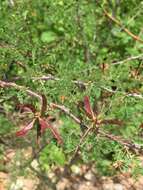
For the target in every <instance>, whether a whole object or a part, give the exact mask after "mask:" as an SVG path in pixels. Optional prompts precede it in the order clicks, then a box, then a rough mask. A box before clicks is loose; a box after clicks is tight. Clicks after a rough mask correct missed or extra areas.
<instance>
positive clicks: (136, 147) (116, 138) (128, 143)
mask: <svg viewBox="0 0 143 190" xmlns="http://www.w3.org/2000/svg"><path fill="white" fill-rule="evenodd" d="M51 107H52V108H55V109H56V108H57V109H59V110H61V111H62V112H64V113H65V114H67V115H68V116H69V117H71V119H73V120H74V121H75V122H76V123H77V124H81V123H82V122H81V121H80V119H79V118H77V117H76V116H75V115H74V114H72V112H71V111H70V109H68V108H66V107H65V106H61V105H58V104H54V103H51ZM84 126H85V127H86V128H87V130H86V132H85V133H84V135H83V136H82V138H81V141H80V143H79V145H78V146H77V147H76V149H75V154H77V152H78V150H79V147H80V145H81V144H82V142H83V141H82V139H85V137H87V134H88V133H89V131H90V130H91V129H93V128H91V127H89V126H87V125H86V124H84ZM96 132H97V133H98V134H99V135H101V136H103V137H105V138H108V139H110V140H112V141H115V142H117V143H119V144H121V145H123V146H126V147H128V148H129V149H132V150H138V151H139V152H140V153H142V154H143V148H142V146H141V145H139V144H134V143H133V142H131V141H128V140H126V139H122V138H121V137H119V136H115V135H112V134H109V133H105V132H104V131H103V130H101V129H98V130H97V131H96Z"/></svg>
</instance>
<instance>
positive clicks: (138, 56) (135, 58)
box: [112, 54, 143, 65]
mask: <svg viewBox="0 0 143 190" xmlns="http://www.w3.org/2000/svg"><path fill="white" fill-rule="evenodd" d="M137 59H142V60H143V54H140V55H137V56H132V57H128V58H127V59H125V60H121V61H117V62H113V63H112V64H113V65H120V64H123V63H126V62H128V61H133V60H137Z"/></svg>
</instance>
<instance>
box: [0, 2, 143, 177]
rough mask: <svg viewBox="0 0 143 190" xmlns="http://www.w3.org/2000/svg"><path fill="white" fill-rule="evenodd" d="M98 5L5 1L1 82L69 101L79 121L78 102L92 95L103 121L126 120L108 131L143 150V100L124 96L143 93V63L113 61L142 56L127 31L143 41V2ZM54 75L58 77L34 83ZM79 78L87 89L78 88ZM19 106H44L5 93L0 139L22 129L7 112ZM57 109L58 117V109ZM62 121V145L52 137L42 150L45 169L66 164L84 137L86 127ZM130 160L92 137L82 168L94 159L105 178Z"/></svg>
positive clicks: (0, 99) (0, 23) (0, 95)
mask: <svg viewBox="0 0 143 190" xmlns="http://www.w3.org/2000/svg"><path fill="white" fill-rule="evenodd" d="M99 3H100V6H99V4H98V3H96V1H93V0H91V1H86V0H82V1H81V0H79V1H76V0H54V1H53V0H42V1H41V0H36V1H35V0H23V1H16V3H15V5H14V7H10V6H9V3H8V1H6V0H3V1H0V18H1V19H0V79H1V80H6V81H15V80H14V79H15V77H17V78H19V80H16V83H17V84H19V85H23V86H27V87H29V88H30V89H32V90H33V91H35V92H37V93H40V94H45V95H46V97H47V100H48V103H50V102H51V101H52V102H56V103H58V104H64V105H65V106H66V107H69V108H70V109H71V110H72V112H73V113H74V114H75V115H77V117H80V113H79V111H78V110H77V105H78V102H79V101H82V100H83V97H84V96H85V95H89V97H90V99H91V101H92V103H93V102H94V99H95V98H96V100H97V104H98V106H99V110H100V115H101V118H102V119H104V118H105V119H108V118H116V119H120V120H123V121H124V123H125V124H124V125H123V126H113V125H111V124H108V125H105V126H103V127H102V128H103V129H104V130H105V131H106V132H109V133H112V134H114V135H121V136H122V137H124V138H125V139H131V140H132V141H133V142H134V143H139V144H140V145H143V140H142V129H139V125H140V124H141V123H142V122H143V119H142V113H143V111H142V108H143V99H140V98H136V97H134V96H133V97H131V96H126V95H128V94H130V93H138V94H143V86H142V74H143V69H142V68H143V66H142V58H141V57H140V58H139V59H135V60H134V59H133V60H127V61H123V62H122V63H121V62H120V63H119V64H115V63H118V61H122V60H126V59H127V58H128V57H134V56H137V55H139V54H141V53H142V47H143V44H142V43H140V42H139V41H135V39H133V38H132V37H131V36H130V35H128V34H127V33H126V32H124V31H123V28H128V29H129V30H130V31H131V32H132V33H134V34H136V35H137V36H139V37H140V38H141V39H143V32H142V28H141V27H142V23H143V17H142V10H143V9H142V6H143V3H142V1H140V0H130V1H122V2H120V5H118V2H117V1H110V4H109V1H104V0H103V1H100V2H99ZM102 7H104V8H106V9H107V10H108V12H109V13H111V15H113V16H115V18H116V19H118V20H120V22H121V23H122V27H119V26H118V25H116V23H114V22H112V21H111V20H109V18H107V17H106V16H105V14H104V12H103V9H102ZM49 74H50V75H53V76H54V77H55V78H58V80H47V81H43V80H36V79H35V80H34V79H33V78H32V77H40V76H47V75H49ZM75 80H76V81H82V82H83V83H85V84H86V87H83V86H80V85H77V84H76V83H74V82H73V81H75ZM110 91H112V92H110ZM17 103H32V104H35V105H36V107H38V108H39V107H40V105H39V103H38V102H37V101H36V99H35V98H31V97H29V96H27V95H26V93H25V92H24V90H21V91H17V90H13V89H11V88H8V89H0V104H1V106H2V107H3V108H4V111H5V112H6V115H3V114H1V113H0V135H4V134H7V133H10V134H11V133H13V131H16V129H17V127H18V126H16V124H15V125H14V124H12V123H11V121H10V120H9V117H8V116H9V115H8V113H9V112H10V113H11V114H12V113H17V112H16V110H15V106H16V104H17ZM51 112H52V114H55V115H56V117H58V113H57V112H56V113H55V112H53V111H51ZM59 115H60V114H59ZM60 116H61V115H60ZM60 118H61V120H62V122H63V123H62V124H61V126H59V128H60V129H59V130H60V132H61V136H62V138H63V140H64V144H63V146H61V147H59V145H56V144H54V140H53V139H52V140H51V144H48V145H47V146H46V148H44V149H43V151H42V152H41V154H40V164H41V166H42V168H43V169H49V168H50V167H51V166H53V165H58V166H64V165H65V164H66V163H67V162H68V160H69V158H70V157H71V156H72V154H73V152H74V150H75V148H76V146H77V145H78V144H79V142H80V139H81V136H82V134H83V133H82V130H83V129H81V128H80V126H78V125H76V124H75V123H74V122H73V121H71V119H69V118H67V117H65V116H63V115H62V116H61V117H60ZM17 120H18V117H17ZM83 120H86V118H83ZM87 123H88V122H87ZM47 137H50V134H49V133H48V132H47ZM15 138H16V137H15ZM33 139H34V138H32V139H30V140H31V142H32V144H33ZM129 155H130V153H128V152H126V151H125V149H124V148H123V147H122V146H121V145H119V144H118V143H117V142H112V141H109V140H108V139H105V138H104V137H98V135H97V136H96V135H95V134H92V135H89V137H87V139H86V140H85V142H84V143H83V144H82V146H81V151H80V161H79V163H90V162H91V161H92V162H93V163H94V166H95V167H96V168H97V169H98V170H99V171H101V173H102V174H106V175H111V174H114V173H115V172H117V171H122V170H124V169H125V170H126V169H128V168H130V165H131V163H132V161H133V159H134V158H135V157H133V155H130V156H129ZM136 160H137V161H138V159H136ZM117 161H121V165H122V166H121V168H120V167H117V168H114V165H115V164H116V163H117ZM134 165H136V167H134V168H132V170H133V172H134V173H138V172H140V169H137V168H138V166H139V163H138V162H136V164H134Z"/></svg>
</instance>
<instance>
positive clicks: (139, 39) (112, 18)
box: [100, 6, 143, 43]
mask: <svg viewBox="0 0 143 190" xmlns="http://www.w3.org/2000/svg"><path fill="white" fill-rule="evenodd" d="M100 7H101V6H100ZM102 9H103V12H104V14H105V16H107V17H108V18H109V19H110V20H112V21H113V22H114V23H115V24H117V25H118V26H120V27H121V28H122V30H123V31H124V32H126V33H127V34H128V35H129V36H131V37H132V38H133V39H134V40H136V41H139V42H140V43H143V40H142V39H141V38H140V37H139V36H137V35H135V34H133V33H132V32H131V31H129V30H128V29H127V28H124V27H123V25H122V24H121V23H120V21H119V20H117V19H116V18H115V17H113V16H111V15H110V14H109V13H108V12H107V11H106V10H105V9H104V8H102Z"/></svg>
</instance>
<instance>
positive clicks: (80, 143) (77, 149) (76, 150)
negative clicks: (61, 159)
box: [68, 127, 93, 166]
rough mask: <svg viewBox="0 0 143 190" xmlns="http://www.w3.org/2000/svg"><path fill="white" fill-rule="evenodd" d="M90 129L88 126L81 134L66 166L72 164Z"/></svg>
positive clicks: (91, 128)
mask: <svg viewBox="0 0 143 190" xmlns="http://www.w3.org/2000/svg"><path fill="white" fill-rule="evenodd" d="M92 130H93V127H89V128H88V129H87V130H86V131H85V133H84V134H83V136H82V137H81V139H80V142H79V144H78V145H77V147H76V149H75V150H74V153H73V155H72V157H71V159H70V161H69V163H68V166H71V165H72V164H73V162H74V160H75V158H76V156H77V154H78V152H79V150H80V147H81V145H82V143H83V142H84V140H85V138H86V137H87V136H88V134H89V133H90V132H91V131H92Z"/></svg>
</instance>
